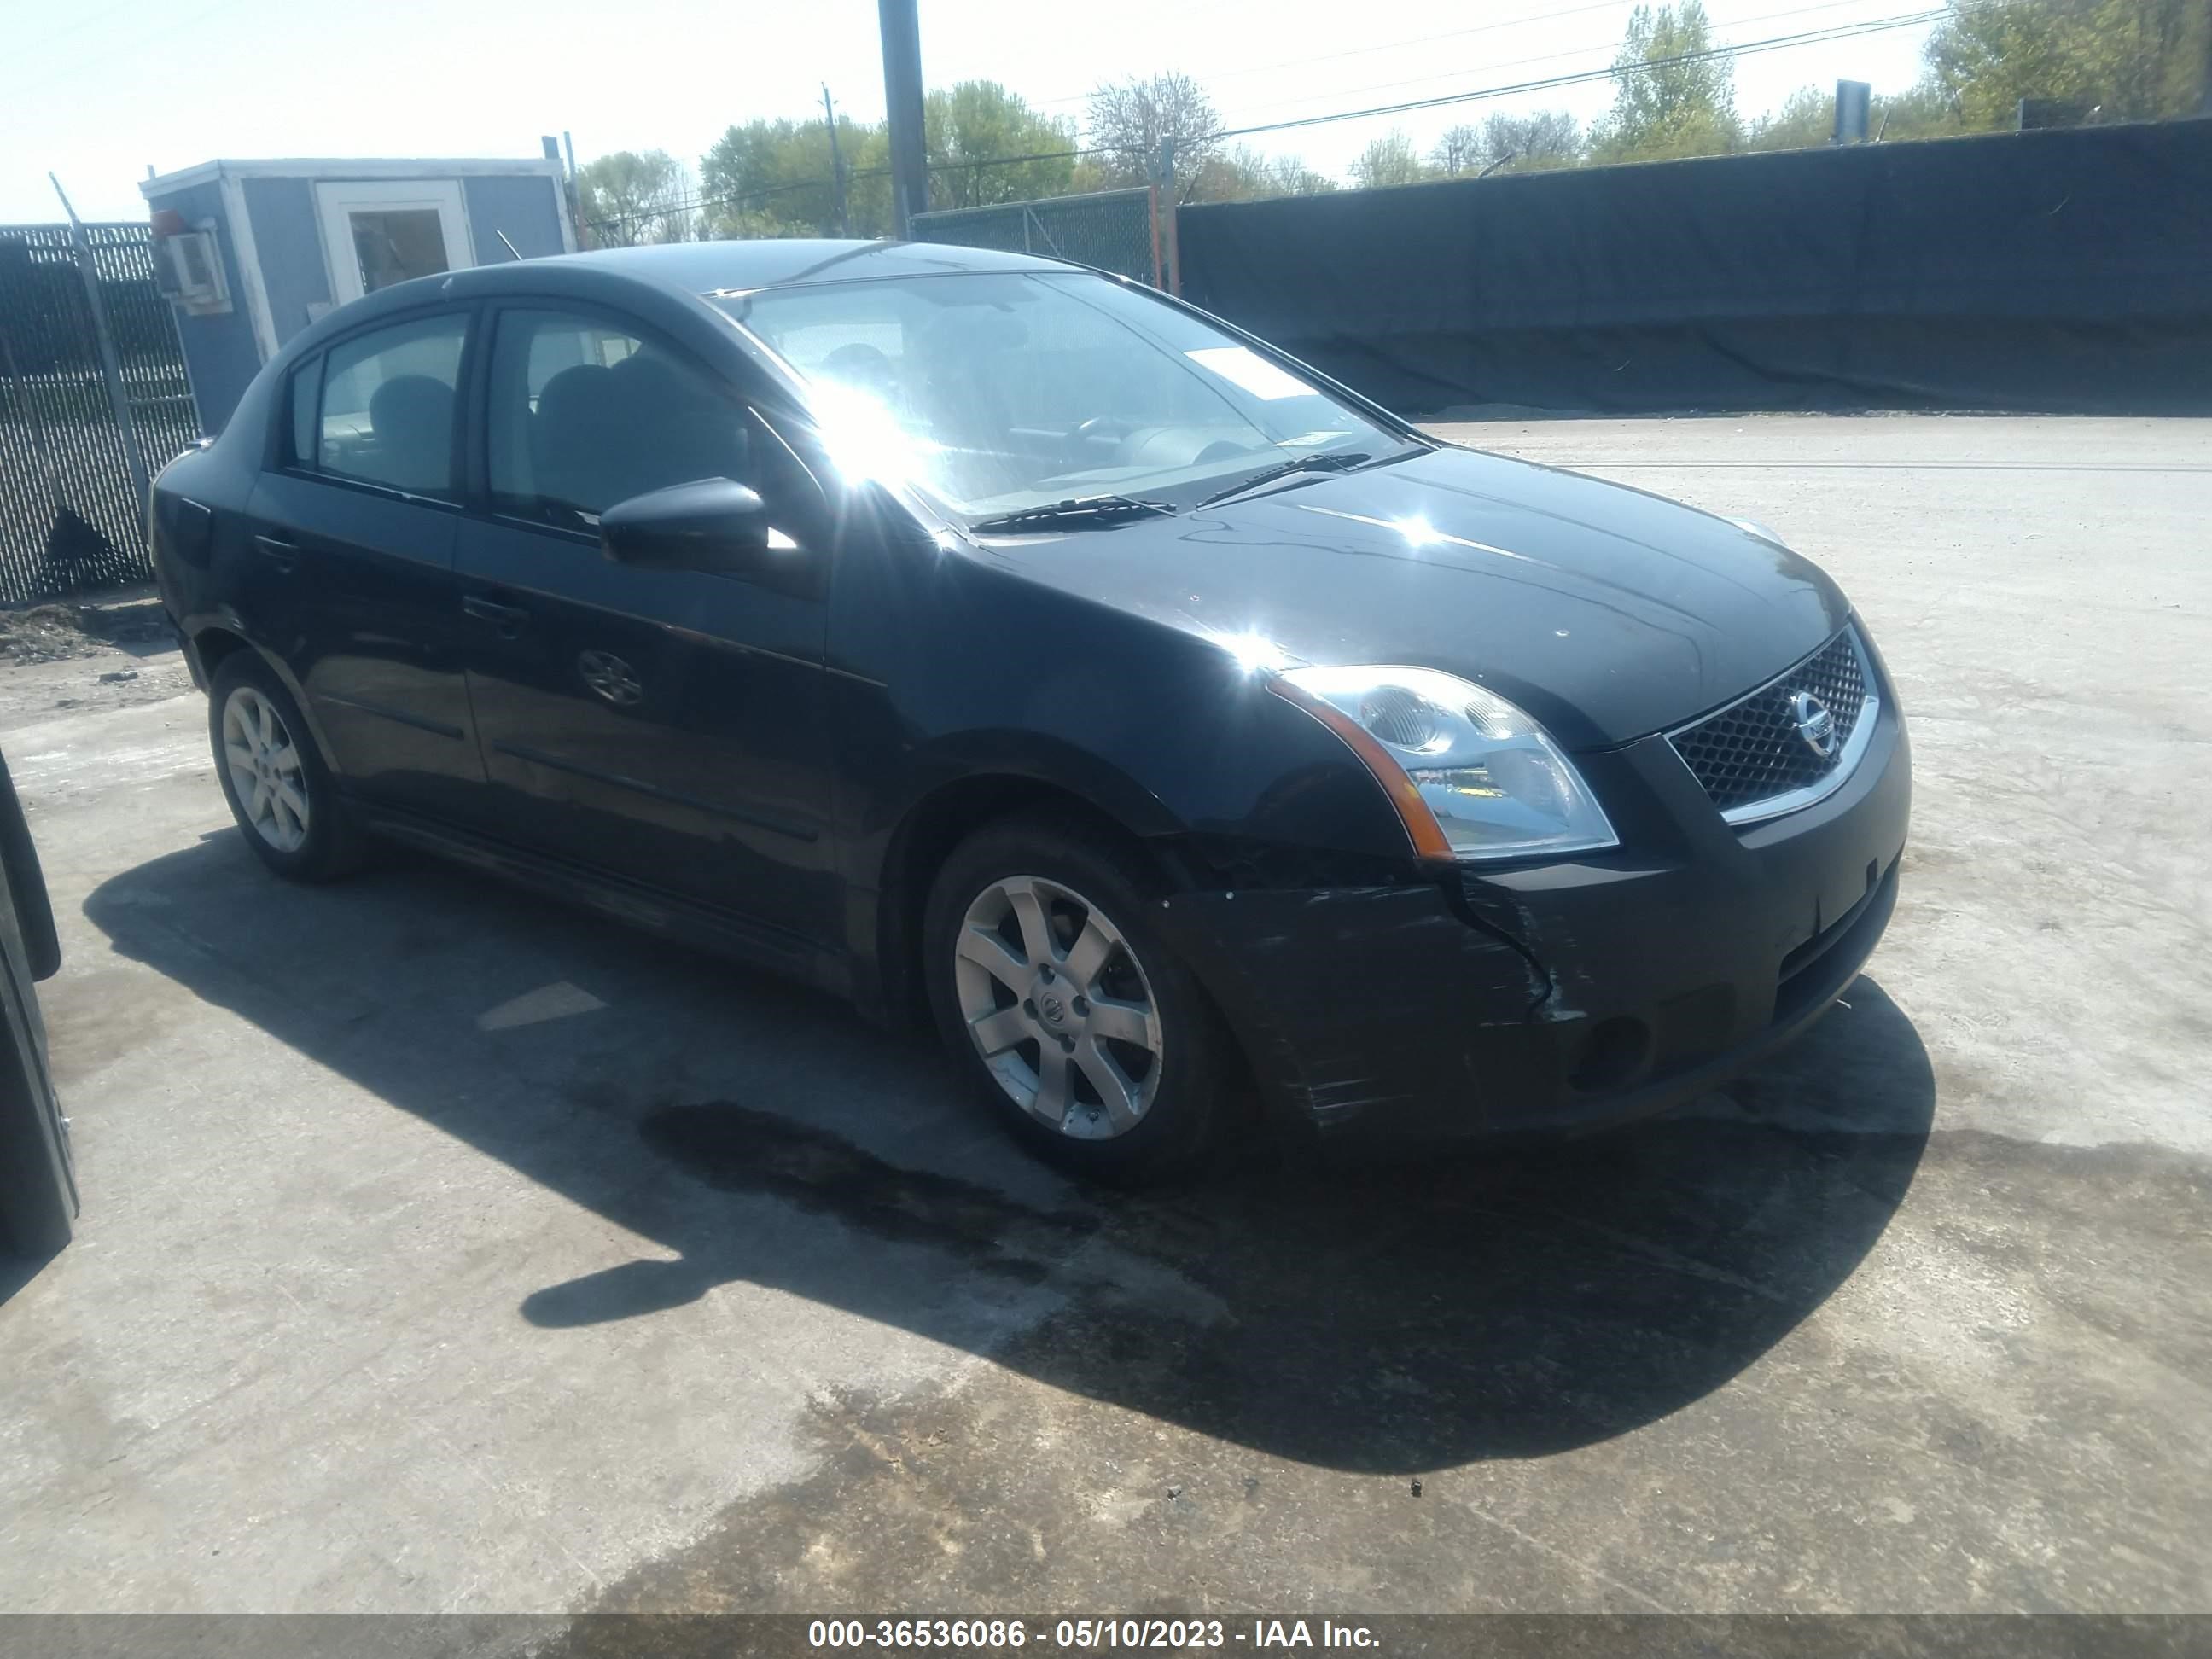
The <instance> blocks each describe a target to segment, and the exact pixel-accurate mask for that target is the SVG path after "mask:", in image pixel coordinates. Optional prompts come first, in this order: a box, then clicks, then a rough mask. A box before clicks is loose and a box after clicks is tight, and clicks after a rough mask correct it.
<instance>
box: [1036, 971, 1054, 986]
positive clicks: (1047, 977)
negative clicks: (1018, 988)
mask: <svg viewBox="0 0 2212 1659" xmlns="http://www.w3.org/2000/svg"><path fill="white" fill-rule="evenodd" d="M1037 977H1038V978H1039V979H1041V980H1042V981H1044V982H1045V983H1046V984H1048V985H1049V984H1051V983H1052V969H1049V968H1040V969H1037Z"/></svg>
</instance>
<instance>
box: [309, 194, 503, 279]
mask: <svg viewBox="0 0 2212 1659" xmlns="http://www.w3.org/2000/svg"><path fill="white" fill-rule="evenodd" d="M315 214H316V217H317V218H318V219H319V220H320V221H321V223H322V231H323V255H324V258H325V259H327V260H328V261H329V263H330V268H331V299H332V300H334V301H337V303H338V304H339V305H343V304H344V303H345V302H346V301H349V300H358V299H359V298H361V296H362V295H364V294H373V293H374V292H375V291H376V290H377V289H380V288H390V287H391V286H392V284H393V283H404V282H405V281H407V280H408V279H409V278H410V277H413V276H436V275H437V274H438V273H439V272H441V271H445V270H463V269H465V267H467V266H469V265H472V264H476V259H475V257H474V256H473V255H472V254H471V252H470V250H469V228H468V217H467V215H466V213H465V211H464V210H463V209H462V206H461V186H460V183H459V180H458V179H379V180H374V181H367V180H363V181H356V182H355V183H352V184H346V183H335V184H323V185H316V186H315Z"/></svg>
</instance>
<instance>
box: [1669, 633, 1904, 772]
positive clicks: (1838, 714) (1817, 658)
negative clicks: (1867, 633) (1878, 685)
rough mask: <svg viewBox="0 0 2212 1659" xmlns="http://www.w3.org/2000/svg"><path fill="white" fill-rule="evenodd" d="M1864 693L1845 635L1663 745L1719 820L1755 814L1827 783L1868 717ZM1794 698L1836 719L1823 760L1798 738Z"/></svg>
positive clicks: (1862, 667) (1857, 658) (1851, 641)
mask: <svg viewBox="0 0 2212 1659" xmlns="http://www.w3.org/2000/svg"><path fill="white" fill-rule="evenodd" d="M1868 690H1869V688H1868V686H1867V674H1866V662H1865V659H1864V658H1863V657H1862V656H1861V655H1860V653H1859V647H1858V641H1857V638H1856V637H1854V635H1853V634H1852V631H1851V630H1850V629H1848V628H1846V629H1844V631H1843V632H1842V633H1840V634H1838V635H1836V637H1835V638H1833V639H1832V640H1830V641H1828V642H1827V644H1826V645H1824V646H1822V647H1820V649H1819V650H1818V651H1815V652H1814V653H1813V654H1812V655H1811V656H1809V657H1808V658H1806V659H1805V660H1804V661H1802V662H1801V663H1799V664H1798V665H1796V667H1795V668H1793V669H1791V670H1790V671H1789V672H1788V673H1786V674H1784V676H1783V677H1782V678H1780V679H1778V680H1775V681H1773V682H1771V684H1766V685H1762V686H1761V687H1759V690H1756V691H1754V692H1753V693H1752V694H1751V695H1750V696H1747V697H1745V698H1743V699H1742V700H1741V701H1740V702H1733V703H1730V704H1729V706H1728V707H1727V708H1723V709H1722V710H1721V711H1720V712H1719V713H1718V714H1708V715H1707V716H1706V717H1705V719H1704V720H1699V722H1698V723H1697V724H1696V725H1695V726H1684V727H1683V728H1682V729H1681V730H1680V731H1679V732H1675V733H1674V734H1673V736H1672V737H1671V738H1669V739H1668V741H1669V742H1671V743H1672V744H1674V752H1675V753H1676V754H1678V755H1680V757H1682V759H1683V761H1684V762H1685V763H1686V764H1687V765H1688V767H1689V769H1690V770H1691V772H1692V774H1694V775H1695V776H1696V777H1697V780H1698V781H1699V783H1701V784H1703V785H1704V786H1705V793H1707V794H1708V795H1710V796H1711V797H1712V799H1713V805H1716V806H1717V807H1718V808H1720V810H1721V811H1723V812H1735V811H1739V810H1741V809H1745V808H1753V807H1756V806H1758V805H1759V804H1760V803H1761V802H1764V801H1769V800H1772V799H1775V798H1776V797H1778V796H1782V795H1788V794H1792V793H1796V791H1798V790H1801V789H1810V788H1813V787H1815V786H1817V785H1819V784H1821V783H1823V782H1825V781H1827V780H1828V778H1829V777H1830V776H1831V775H1832V774H1833V773H1834V772H1835V770H1836V769H1837V768H1838V767H1839V766H1841V765H1842V764H1843V763H1844V757H1846V756H1847V755H1848V754H1850V752H1852V751H1851V741H1850V740H1851V734H1852V733H1853V732H1856V731H1857V729H1858V724H1859V722H1860V720H1863V719H1864V718H1866V717H1867V709H1868V705H1869V696H1868ZM1801 691H1802V692H1807V693H1809V694H1810V695H1811V696H1814V697H1815V698H1817V699H1818V700H1819V701H1820V703H1821V704H1822V705H1824V706H1825V707H1826V708H1827V710H1828V712H1829V714H1832V716H1834V718H1835V723H1836V726H1835V743H1834V746H1833V747H1832V749H1831V750H1829V752H1828V753H1827V754H1826V755H1823V754H1821V753H1820V752H1819V751H1818V750H1815V749H1814V747H1813V745H1812V744H1809V743H1808V742H1807V741H1806V740H1805V737H1804V734H1803V733H1802V732H1801V731H1800V730H1799V727H1798V720H1797V710H1796V707H1795V702H1796V696H1797V694H1798V693H1799V692H1801Z"/></svg>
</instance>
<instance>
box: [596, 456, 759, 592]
mask: <svg viewBox="0 0 2212 1659" xmlns="http://www.w3.org/2000/svg"><path fill="white" fill-rule="evenodd" d="M599 544H600V545H601V546H602V547H604V548H605V550H606V555H607V556H608V557H609V558H611V559H613V560H615V561H617V562H619V563H622V564H634V565H638V566H641V567H642V568H647V569H654V570H719V571H726V572H729V573H731V574H736V575H750V574H754V573H755V572H757V571H758V570H760V569H761V568H762V567H763V564H764V563H765V562H767V560H768V559H769V556H770V553H769V522H768V508H767V507H766V506H764V505H763V503H762V501H761V498H760V497H759V496H758V495H756V494H754V493H753V492H752V491H751V490H750V489H746V488H745V486H744V485H743V484H741V483H737V482H736V481H735V480H733V479H730V478H700V479H697V480H696V481H695V482H693V483H680V484H671V485H669V486H668V488H667V489H653V490H648V491H647V492H646V493H645V494H644V495H633V496H631V497H630V498H629V500H628V501H617V502H616V503H615V505H614V506H612V507H609V508H608V509H607V510H606V511H605V513H601V514H600V515H599ZM781 556H782V557H785V558H795V557H798V556H799V555H798V554H797V553H796V551H795V550H794V551H791V552H786V553H784V554H782V555H781Z"/></svg>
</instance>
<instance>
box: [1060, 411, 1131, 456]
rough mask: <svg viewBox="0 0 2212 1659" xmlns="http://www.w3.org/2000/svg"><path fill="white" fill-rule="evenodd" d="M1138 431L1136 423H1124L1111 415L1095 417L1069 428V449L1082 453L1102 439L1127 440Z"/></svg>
mask: <svg viewBox="0 0 2212 1659" xmlns="http://www.w3.org/2000/svg"><path fill="white" fill-rule="evenodd" d="M1136 429H1137V423H1136V422H1134V421H1124V420H1121V419H1118V418H1116V417H1115V416H1111V415H1093V416H1091V418H1090V419H1089V420H1087V421H1079V422H1077V423H1076V424H1075V425H1074V426H1073V427H1070V428H1068V433H1067V447H1068V448H1069V449H1070V450H1072V451H1074V452H1076V453H1081V452H1082V451H1084V450H1086V449H1088V448H1090V447H1091V445H1092V443H1093V442H1094V441H1098V440H1102V439H1115V438H1126V437H1127V436H1128V435H1130V434H1131V433H1132V432H1134V431H1135V430H1136Z"/></svg>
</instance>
